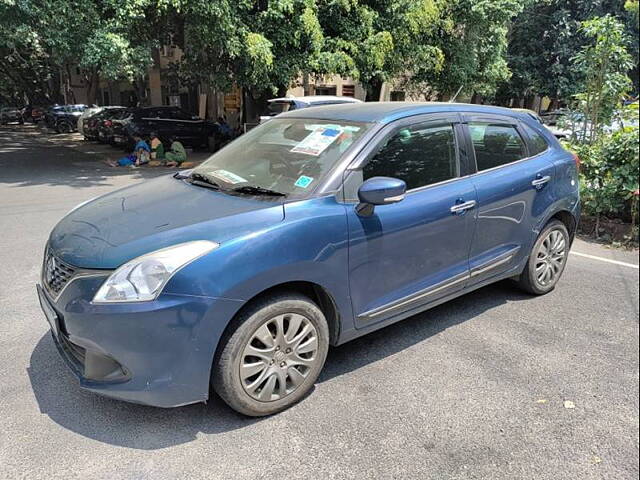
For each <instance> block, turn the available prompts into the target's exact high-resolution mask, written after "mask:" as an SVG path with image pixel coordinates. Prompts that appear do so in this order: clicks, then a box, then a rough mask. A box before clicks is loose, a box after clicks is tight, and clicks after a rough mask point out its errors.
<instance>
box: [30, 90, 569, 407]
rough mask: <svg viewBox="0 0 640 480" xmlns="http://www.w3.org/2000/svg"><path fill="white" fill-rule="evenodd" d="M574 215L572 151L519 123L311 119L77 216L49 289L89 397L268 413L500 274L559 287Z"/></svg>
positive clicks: (62, 229)
mask: <svg viewBox="0 0 640 480" xmlns="http://www.w3.org/2000/svg"><path fill="white" fill-rule="evenodd" d="M579 208H580V203H579V194H578V172H577V157H574V156H573V155H572V154H570V153H569V152H567V151H565V150H564V149H563V148H562V147H561V146H560V144H559V143H558V141H557V140H556V139H555V138H554V137H553V135H552V134H551V133H550V132H549V131H547V130H546V129H545V127H544V126H542V125H540V124H539V123H538V122H535V121H534V120H533V119H532V118H531V117H529V116H528V115H526V114H523V113H520V112H515V111H510V110H507V109H502V108H497V107H485V106H477V105H463V104H450V103H445V104H437V103H426V104H415V103H414V104H410V103H398V102H394V103H363V104H352V105H335V106H327V107H318V108H309V109H304V110H300V111H292V112H289V113H285V114H282V115H279V116H278V117H276V118H274V119H273V120H270V121H269V122H266V123H265V124H263V125H261V126H259V127H257V128H255V129H253V130H251V131H250V132H249V133H247V134H245V135H243V136H242V137H240V138H238V139H237V140H235V141H234V142H232V143H230V144H229V145H228V146H226V147H225V148H223V149H222V150H220V151H219V152H217V153H216V154H214V155H213V156H212V157H211V158H209V159H208V160H207V161H206V162H204V163H202V164H201V165H200V166H199V167H196V168H194V169H193V170H189V171H180V172H178V173H176V174H175V175H167V176H163V177H160V178H157V179H154V180H151V181H145V182H143V183H140V184H137V185H134V186H130V187H127V188H123V189H121V190H118V191H115V192H113V193H109V194H107V195H103V196H101V197H99V198H96V199H94V200H91V201H89V202H87V203H84V204H82V205H80V206H78V207H76V208H75V209H74V210H72V211H71V212H70V213H69V214H68V215H67V216H66V217H64V218H63V219H62V220H61V221H60V223H59V224H58V225H57V226H56V227H55V228H54V230H53V232H52V233H51V236H50V238H49V240H48V243H47V245H46V249H45V256H44V261H43V268H42V285H38V294H39V299H40V303H41V305H42V309H43V311H44V314H45V316H46V318H47V320H48V321H49V323H50V325H51V330H52V333H53V338H54V340H55V343H56V345H57V347H58V349H59V351H60V353H61V355H62V357H63V358H64V359H65V360H66V362H67V363H68V365H69V366H70V367H71V369H72V370H73V372H74V373H75V375H76V376H77V378H78V379H79V382H80V385H81V387H83V388H85V389H87V390H90V391H92V392H95V393H99V394H102V395H106V396H109V397H113V398H117V399H120V400H126V401H130V402H137V403H142V404H147V405H155V406H160V407H173V406H178V405H185V404H189V403H194V402H203V401H206V400H207V399H208V397H209V395H210V392H211V391H215V392H217V394H218V395H219V396H220V397H221V398H222V399H224V401H225V402H226V403H228V404H229V405H230V406H231V407H232V408H234V409H235V410H237V411H239V412H241V413H243V414H246V415H253V416H259V415H268V414H272V413H275V412H278V411H281V410H283V409H285V408H287V407H289V406H291V405H292V404H294V403H296V402H297V401H299V400H300V399H301V398H302V397H303V396H304V395H305V394H306V393H307V392H309V390H310V389H311V388H312V386H313V384H314V382H315V381H316V380H317V378H318V375H319V374H320V371H321V369H322V367H323V364H324V362H325V358H326V356H327V350H328V348H329V346H330V345H339V344H342V343H344V342H348V341H349V340H352V339H354V338H356V337H359V336H361V335H364V334H366V333H368V332H371V331H373V330H376V329H379V328H381V327H384V326H386V325H389V324H392V323H394V322H397V321H399V320H402V319H404V318H406V317H409V316H412V315H415V314H416V313H418V312H421V311H424V310H426V309H429V308H431V307H433V306H435V305H438V304H441V303H443V302H446V301H448V300H451V299H453V298H455V297H458V296H460V295H463V294H465V293H467V292H469V291H471V290H475V289H477V288H480V287H482V286H484V285H487V284H489V283H492V282H496V281H498V280H502V279H507V278H511V279H514V280H515V281H517V282H518V283H519V284H520V285H521V287H522V288H523V289H524V290H526V291H527V292H529V293H531V294H534V295H542V294H545V293H547V292H549V291H551V290H552V289H553V288H554V287H555V285H556V284H557V282H558V280H559V279H560V276H561V275H562V272H563V270H564V268H565V264H566V262H567V256H568V252H569V248H570V245H571V242H572V240H573V236H574V233H575V231H576V224H577V220H578V218H579Z"/></svg>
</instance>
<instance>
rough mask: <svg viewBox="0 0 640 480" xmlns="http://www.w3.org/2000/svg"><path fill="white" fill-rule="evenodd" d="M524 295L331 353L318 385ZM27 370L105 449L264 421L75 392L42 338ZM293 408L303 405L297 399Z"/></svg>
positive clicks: (477, 296) (499, 295) (504, 293)
mask: <svg viewBox="0 0 640 480" xmlns="http://www.w3.org/2000/svg"><path fill="white" fill-rule="evenodd" d="M530 298H531V297H529V296H527V295H524V294H522V293H521V292H520V291H519V290H517V289H516V288H515V287H514V286H513V284H511V283H510V282H501V283H498V284H496V285H492V286H488V287H485V288H482V289H480V290H477V291H475V292H473V293H470V294H468V295H465V296H463V297H461V298H459V299H457V300H454V301H452V302H449V303H447V304H444V305H441V306H439V307H436V308H434V309H432V310H430V311H428V312H425V313H422V314H419V315H416V316H414V317H411V318H409V319H407V320H404V321H402V322H399V323H397V324H395V325H391V326H389V327H386V328H384V329H382V330H378V331H377V332H373V333H371V334H369V335H366V336H364V337H362V338H359V339H357V340H354V341H352V342H349V343H347V344H345V345H342V346H340V347H335V348H332V349H330V351H329V357H328V359H327V363H326V364H325V367H324V370H323V373H322V375H321V377H320V379H319V383H322V382H324V381H327V380H329V379H332V378H336V377H340V376H343V375H350V374H357V371H358V369H360V368H361V367H363V366H365V365H368V364H371V363H373V362H377V361H379V360H383V359H384V358H386V357H388V356H390V355H393V354H396V353H399V352H402V351H403V350H405V349H407V348H409V347H411V346H412V345H415V344H417V343H421V342H425V341H428V340H429V338H431V337H433V336H435V335H438V334H439V333H440V332H443V331H444V330H446V329H447V328H449V327H452V326H455V325H457V324H459V323H463V322H465V321H467V320H469V319H472V318H474V317H476V316H477V315H480V314H481V313H483V312H485V311H487V310H491V309H493V308H496V307H499V306H500V305H503V304H505V303H507V302H513V301H522V300H526V299H530ZM27 372H28V375H29V379H30V381H31V385H32V387H33V392H34V395H35V398H36V400H37V402H38V405H39V408H40V411H41V413H43V414H45V415H48V416H49V417H50V418H51V420H53V421H54V422H56V423H58V424H59V425H61V426H62V427H64V428H66V429H68V430H71V431H73V432H76V433H78V434H80V435H83V436H85V437H88V438H91V439H94V440H98V441H100V442H105V443H108V444H112V445H118V446H124V447H129V448H136V449H142V450H154V449H160V448H166V447H169V446H173V445H179V444H182V443H187V442H190V441H192V440H194V439H195V438H196V435H197V434H199V433H203V434H209V435H210V434H217V433H222V432H227V431H231V430H235V429H239V428H244V427H247V426H249V425H252V424H254V423H256V422H260V421H263V420H264V419H256V418H247V417H243V416H241V415H239V414H237V413H235V412H234V411H233V410H231V409H230V408H229V407H227V406H226V405H225V404H224V403H223V402H222V401H221V400H220V399H219V398H217V397H216V396H215V395H214V396H213V397H212V398H211V400H210V401H209V403H208V404H207V405H205V404H196V405H189V406H185V407H180V408H173V409H161V408H154V407H145V406H141V405H134V404H129V403H125V402H120V401H117V400H111V399H108V398H104V397H100V396H98V395H95V394H92V393H89V392H85V391H82V390H80V388H79V387H78V383H77V381H76V380H75V378H73V376H72V375H71V373H69V372H68V371H67V367H66V365H65V364H64V362H63V360H62V359H61V358H60V357H59V355H58V352H57V350H56V348H55V346H54V344H53V340H52V339H51V337H50V335H49V334H48V333H47V334H46V335H45V336H43V337H42V338H41V339H40V341H39V342H38V344H37V345H36V347H35V349H34V351H33V353H32V355H31V362H30V366H29V368H28V370H27ZM312 394H313V393H312ZM293 408H304V400H303V402H302V404H301V405H299V406H297V407H293Z"/></svg>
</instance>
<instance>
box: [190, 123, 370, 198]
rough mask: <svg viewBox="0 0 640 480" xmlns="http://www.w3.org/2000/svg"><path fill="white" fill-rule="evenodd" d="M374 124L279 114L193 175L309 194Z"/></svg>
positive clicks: (232, 185) (233, 185) (228, 184)
mask: <svg viewBox="0 0 640 480" xmlns="http://www.w3.org/2000/svg"><path fill="white" fill-rule="evenodd" d="M369 128H371V124H369V123H357V122H345V121H328V120H317V119H302V118H274V119H273V120H270V121H269V122H267V123H265V124H263V125H260V126H259V127H256V128H254V129H253V130H251V131H250V132H249V133H247V134H245V135H243V136H241V137H239V138H238V139H236V140H235V141H233V142H232V143H230V144H229V145H228V146H226V147H225V148H223V149H222V150H220V151H219V152H217V153H215V154H214V155H213V156H211V157H210V158H209V159H208V160H207V161H206V162H204V163H203V164H202V165H200V166H199V167H197V168H195V169H194V170H193V173H192V175H196V176H198V175H199V176H200V177H206V178H207V179H208V180H209V181H210V182H212V183H215V184H218V185H220V187H221V188H223V189H225V190H235V189H238V188H240V189H241V190H242V189H243V187H258V188H260V189H268V190H270V191H272V192H278V193H281V194H284V195H286V196H293V197H296V196H306V195H307V194H309V193H311V192H312V191H313V190H314V189H315V187H316V186H317V185H318V184H320V181H321V180H322V178H323V177H324V176H325V175H326V174H327V172H328V171H329V170H330V169H331V168H332V167H333V166H334V165H335V164H336V162H337V161H338V160H339V159H340V158H341V157H342V156H343V154H344V153H345V152H346V151H347V150H349V149H350V148H351V147H352V146H353V145H354V144H355V143H356V142H357V141H358V139H359V138H360V137H362V135H363V134H364V133H365V132H366V131H367V130H368V129H369ZM247 190H248V189H247V188H245V191H247ZM254 193H255V189H254Z"/></svg>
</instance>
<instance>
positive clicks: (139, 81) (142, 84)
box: [133, 77, 149, 106]
mask: <svg viewBox="0 0 640 480" xmlns="http://www.w3.org/2000/svg"><path fill="white" fill-rule="evenodd" d="M133 86H134V87H135V89H136V96H137V97H138V101H137V104H138V106H149V99H148V98H147V82H146V79H145V77H138V78H136V79H135V80H134V81H133Z"/></svg>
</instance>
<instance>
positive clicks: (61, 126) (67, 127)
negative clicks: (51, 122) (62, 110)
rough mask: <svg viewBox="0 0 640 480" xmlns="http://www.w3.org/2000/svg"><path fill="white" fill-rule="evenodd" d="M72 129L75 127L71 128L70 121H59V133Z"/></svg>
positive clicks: (57, 127) (57, 128)
mask: <svg viewBox="0 0 640 480" xmlns="http://www.w3.org/2000/svg"><path fill="white" fill-rule="evenodd" d="M72 130H73V128H71V125H70V124H69V122H58V124H57V125H56V131H57V132H58V133H71V131H72Z"/></svg>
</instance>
